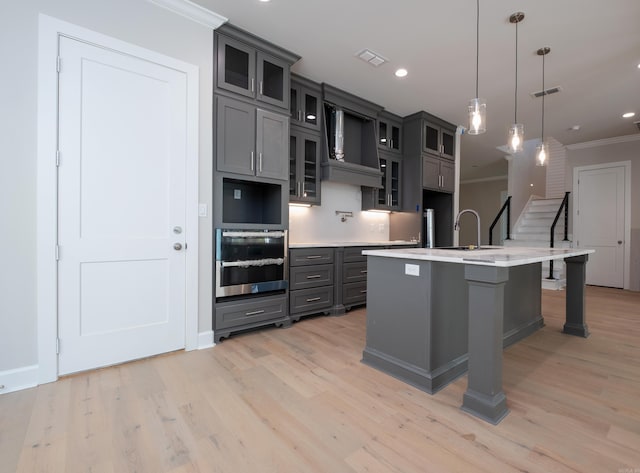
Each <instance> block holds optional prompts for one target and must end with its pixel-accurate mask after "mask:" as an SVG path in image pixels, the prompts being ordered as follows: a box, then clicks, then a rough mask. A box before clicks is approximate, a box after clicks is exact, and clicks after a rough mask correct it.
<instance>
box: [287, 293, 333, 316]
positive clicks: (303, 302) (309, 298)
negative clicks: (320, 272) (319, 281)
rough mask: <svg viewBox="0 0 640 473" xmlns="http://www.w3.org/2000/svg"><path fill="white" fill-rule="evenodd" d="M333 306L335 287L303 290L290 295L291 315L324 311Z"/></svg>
mask: <svg viewBox="0 0 640 473" xmlns="http://www.w3.org/2000/svg"><path fill="white" fill-rule="evenodd" d="M332 305H333V286H324V287H317V288H313V289H303V290H301V291H291V292H290V293H289V313H290V314H291V315H294V314H298V313H300V312H309V311H314V310H316V311H318V312H320V311H322V310H323V309H328V308H330V307H331V306H332Z"/></svg>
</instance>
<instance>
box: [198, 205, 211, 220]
mask: <svg viewBox="0 0 640 473" xmlns="http://www.w3.org/2000/svg"><path fill="white" fill-rule="evenodd" d="M208 214H209V209H208V207H207V204H198V217H206V216H207V215H208Z"/></svg>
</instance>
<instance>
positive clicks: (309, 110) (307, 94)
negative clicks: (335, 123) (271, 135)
mask: <svg viewBox="0 0 640 473" xmlns="http://www.w3.org/2000/svg"><path fill="white" fill-rule="evenodd" d="M289 97H290V99H289V111H290V113H291V124H292V125H293V124H295V125H300V126H303V127H305V128H310V129H313V130H320V85H319V84H316V83H314V82H312V81H310V80H308V79H305V78H303V77H300V76H292V78H291V93H290V94H289Z"/></svg>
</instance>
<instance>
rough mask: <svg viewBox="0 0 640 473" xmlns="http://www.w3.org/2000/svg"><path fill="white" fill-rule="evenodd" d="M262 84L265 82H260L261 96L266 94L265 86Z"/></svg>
mask: <svg viewBox="0 0 640 473" xmlns="http://www.w3.org/2000/svg"><path fill="white" fill-rule="evenodd" d="M262 84H263V82H262V81H260V95H262V94H263V93H264V92H263V90H264V87H263V85H262Z"/></svg>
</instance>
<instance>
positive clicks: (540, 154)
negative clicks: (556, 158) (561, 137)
mask: <svg viewBox="0 0 640 473" xmlns="http://www.w3.org/2000/svg"><path fill="white" fill-rule="evenodd" d="M548 160H549V145H548V144H547V143H545V142H544V141H542V142H540V144H539V145H538V146H537V147H536V166H546V165H547V161H548Z"/></svg>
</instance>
